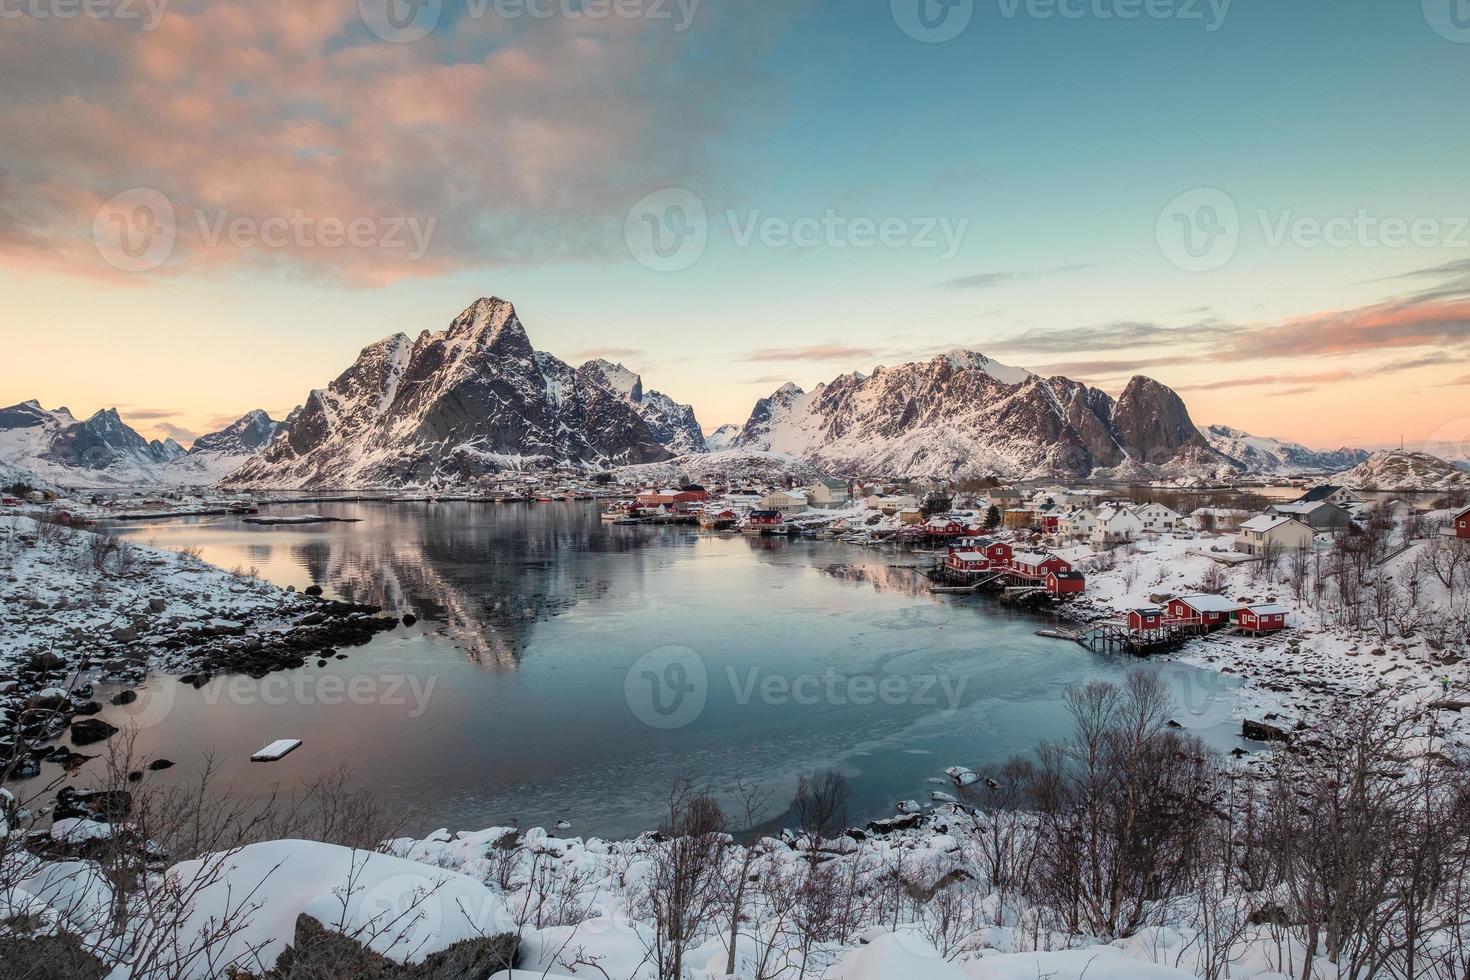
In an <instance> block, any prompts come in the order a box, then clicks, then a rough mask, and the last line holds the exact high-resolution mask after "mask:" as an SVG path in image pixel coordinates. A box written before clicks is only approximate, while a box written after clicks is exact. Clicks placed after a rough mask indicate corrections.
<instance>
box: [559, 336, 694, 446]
mask: <svg viewBox="0 0 1470 980" xmlns="http://www.w3.org/2000/svg"><path fill="white" fill-rule="evenodd" d="M582 372H587V373H589V374H594V375H595V374H601V375H602V378H603V380H604V381H606V382H607V384H608V385H609V386H610V387H611V388H612V389H613V390H614V391H616V392H618V393H620V394H622V395H623V397H624V398H625V399H627V401H628V404H629V405H632V406H633V410H634V411H635V412H637V413H638V414H639V415H640V416H642V417H643V421H644V422H646V423H647V424H648V430H649V431H650V432H652V433H653V437H654V438H655V439H657V440H658V441H659V444H660V445H662V446H663V447H664V448H665V449H667V450H668V451H669V452H671V453H673V454H675V455H676V456H678V455H684V454H685V453H701V452H704V451H705V448H706V447H705V442H704V430H703V429H701V428H700V427H699V420H698V419H696V418H695V417H694V409H693V408H690V407H689V406H688V405H680V404H679V403H678V402H676V401H674V400H673V399H672V398H670V397H669V396H668V395H665V394H664V393H663V392H661V391H651V390H650V391H645V390H644V388H643V378H641V377H640V376H638V375H637V374H634V373H633V372H632V371H630V370H628V369H627V368H625V367H623V365H621V364H613V363H611V362H609V361H603V360H597V361H588V362H587V363H586V364H583V365H582V367H581V368H580V369H579V372H578V373H582Z"/></svg>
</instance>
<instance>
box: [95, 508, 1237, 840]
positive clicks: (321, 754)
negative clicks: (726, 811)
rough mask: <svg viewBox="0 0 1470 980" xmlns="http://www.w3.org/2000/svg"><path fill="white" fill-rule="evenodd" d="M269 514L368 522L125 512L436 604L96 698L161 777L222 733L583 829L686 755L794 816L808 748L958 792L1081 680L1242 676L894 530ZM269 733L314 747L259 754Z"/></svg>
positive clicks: (229, 746) (921, 786) (579, 518)
mask: <svg viewBox="0 0 1470 980" xmlns="http://www.w3.org/2000/svg"><path fill="white" fill-rule="evenodd" d="M269 513H270V514H271V515H272V516H282V515H290V514H306V513H323V514H327V515H330V516H336V517H349V518H360V519H361V520H360V522H359V523H334V524H317V525H301V526H273V527H261V526H251V525H246V524H244V523H242V522H240V521H239V520H238V519H235V518H218V519H216V518H208V519H197V520H188V521H169V522H159V523H156V524H147V525H124V526H119V527H115V528H111V529H110V531H111V533H115V534H119V535H125V536H127V537H129V538H131V539H133V540H136V541H139V542H151V543H154V544H156V545H158V546H161V547H166V548H182V547H186V546H189V547H198V548H199V549H201V553H202V556H203V557H204V558H205V559H206V560H208V561H211V562H214V563H215V564H218V565H220V566H222V567H224V568H227V569H233V568H239V569H241V570H242V572H248V571H250V570H253V571H254V573H255V574H258V575H260V576H262V577H264V578H266V579H268V580H270V581H272V582H275V583H277V584H279V585H282V586H287V585H294V586H295V587H297V588H298V589H301V588H304V587H306V586H307V585H310V584H313V583H315V584H319V585H321V586H322V587H323V589H324V590H325V591H326V594H327V595H329V596H340V597H344V598H352V599H357V600H360V601H365V602H371V603H375V604H380V605H382V606H384V607H385V608H386V609H387V610H389V611H391V612H394V613H396V614H400V615H401V614H403V613H413V614H414V615H415V616H416V617H418V622H417V623H416V624H415V625H413V626H412V627H399V628H398V629H396V630H394V631H393V632H390V633H386V634H382V635H380V636H379V637H378V638H377V639H376V640H375V641H374V642H373V643H372V644H371V645H369V646H366V647H360V648H355V649H348V650H345V651H343V652H345V653H346V654H347V657H346V659H340V660H339V659H329V660H327V661H326V665H325V666H318V664H317V661H316V660H315V659H313V660H311V661H310V662H309V663H308V665H307V666H306V667H304V668H302V669H300V670H295V671H286V672H281V673H277V674H273V675H271V676H270V677H268V678H265V679H263V680H261V681H254V680H251V679H249V678H243V677H236V678H217V679H215V680H214V681H212V682H211V683H210V684H208V685H206V686H205V687H204V688H202V689H201V690H197V691H196V690H194V689H193V688H191V687H189V686H187V685H184V684H181V683H179V681H178V680H177V679H176V678H172V677H167V676H160V677H154V678H152V679H150V681H149V682H148V683H147V684H146V685H145V687H144V688H142V689H141V690H140V693H141V694H142V695H143V696H142V697H141V698H140V699H139V701H138V702H136V703H135V704H133V705H129V706H127V707H126V708H115V707H109V708H108V709H107V712H106V713H105V714H104V717H106V718H108V719H109V720H112V721H113V723H114V724H119V725H126V724H130V723H131V724H134V725H136V726H137V731H138V734H137V748H138V750H139V751H141V752H144V753H146V754H148V755H150V756H156V757H166V758H168V759H171V760H173V761H174V762H175V763H177V766H176V767H175V768H174V769H172V770H169V771H168V772H167V773H164V774H162V775H163V777H164V778H180V777H182V776H187V775H189V774H190V773H191V772H193V771H196V770H197V769H198V768H199V766H200V765H201V764H202V763H203V761H204V760H205V759H206V757H212V759H213V760H214V763H215V765H216V766H217V767H218V768H219V769H220V771H221V774H222V778H223V780H224V782H225V783H226V784H227V785H228V787H229V789H230V791H231V792H233V793H236V794H243V795H247V796H255V797H263V796H265V795H266V794H268V793H269V792H271V789H272V787H273V786H275V785H277V784H279V785H280V786H281V787H282V788H284V789H287V790H289V789H290V788H292V787H293V786H294V785H297V784H300V783H303V782H306V781H309V780H310V779H312V778H313V777H315V776H316V775H318V774H321V773H323V772H326V771H329V770H332V769H335V768H337V767H340V766H348V767H350V769H351V771H352V774H353V777H354V781H355V782H356V783H357V784H358V785H361V786H364V787H367V788H370V789H371V790H372V791H373V792H375V793H377V794H380V795H382V796H384V797H386V798H389V799H391V800H392V801H394V802H395V803H399V804H404V805H406V806H408V807H410V808H412V810H413V813H414V815H413V818H412V820H411V821H410V825H409V826H408V827H407V828H406V829H407V830H408V831H410V832H415V833H424V832H428V831H431V830H433V829H435V828H436V827H449V828H451V829H477V828H481V827H487V826H493V825H499V824H509V823H512V822H518V823H519V824H520V825H521V826H537V825H539V826H547V827H551V826H552V825H554V824H555V823H556V822H557V821H559V820H563V819H565V820H567V821H569V822H570V823H571V825H572V828H573V829H572V831H571V832H572V833H578V834H597V835H601V836H623V835H630V834H636V833H638V832H640V831H643V830H647V829H652V828H654V827H656V826H657V824H658V820H659V816H660V813H661V809H662V802H663V800H664V799H665V795H666V792H667V789H668V787H669V784H670V781H671V780H672V779H674V778H675V777H676V776H680V775H688V776H690V777H692V778H693V779H695V780H696V781H697V782H699V783H702V784H708V785H710V786H711V787H713V788H714V789H715V790H716V791H717V792H719V793H721V794H722V795H724V796H726V798H729V796H730V794H732V793H733V790H734V787H735V785H736V783H737V781H739V780H744V781H746V782H756V783H760V784H762V785H763V786H765V787H766V788H768V789H769V790H770V791H771V793H772V794H773V800H774V801H776V802H775V803H774V804H773V805H772V807H771V808H770V810H769V811H768V814H767V815H768V816H770V817H778V816H779V815H780V813H781V810H782V809H783V807H784V801H786V800H789V798H790V795H791V791H792V789H793V787H794V784H795V779H796V774H797V773H798V772H801V771H805V770H813V769H819V768H826V767H840V768H842V769H843V770H844V771H846V772H847V773H848V775H849V777H850V778H851V780H852V784H853V801H852V808H851V809H852V813H851V817H852V818H853V820H854V821H858V820H866V819H871V818H875V817H881V816H889V815H892V814H893V812H894V805H895V803H896V801H898V800H902V799H918V800H921V801H927V800H928V798H929V793H930V792H931V791H932V790H936V789H937V790H941V791H944V790H950V789H952V787H951V786H949V785H947V781H944V782H938V780H943V770H944V768H945V767H946V766H949V765H956V764H958V765H965V766H970V767H973V768H979V767H981V766H984V765H987V764H991V763H998V762H1000V761H1003V760H1004V759H1005V758H1006V757H1008V756H1010V755H1012V754H1015V753H1018V752H1027V751H1030V750H1032V749H1034V748H1035V746H1036V745H1037V744H1038V743H1039V742H1040V741H1042V740H1045V739H1049V738H1059V737H1062V736H1064V735H1065V734H1066V732H1067V731H1068V727H1069V725H1068V719H1067V715H1066V711H1065V708H1064V706H1063V704H1062V696H1063V693H1064V692H1065V690H1066V689H1067V688H1068V687H1071V686H1073V685H1077V684H1080V683H1083V682H1085V681H1087V680H1090V679H1096V678H1107V679H1115V680H1117V679H1121V678H1122V677H1123V675H1124V673H1125V671H1126V670H1128V669H1140V668H1141V669H1153V670H1160V671H1162V672H1163V673H1164V675H1165V676H1166V677H1167V678H1168V679H1169V680H1170V681H1171V683H1172V684H1173V685H1174V687H1175V690H1176V697H1177V698H1178V700H1179V701H1180V706H1179V711H1178V713H1177V715H1176V717H1177V718H1178V720H1179V721H1180V722H1181V723H1182V724H1184V725H1185V726H1186V727H1188V728H1191V729H1194V730H1196V731H1197V732H1198V733H1199V734H1201V735H1202V736H1204V737H1205V738H1206V739H1207V740H1209V741H1211V742H1212V743H1214V744H1216V745H1219V746H1221V747H1228V746H1229V745H1232V744H1234V742H1233V740H1232V737H1231V735H1230V732H1231V730H1232V725H1231V722H1230V709H1231V706H1232V704H1233V694H1232V684H1231V683H1229V682H1228V681H1227V680H1226V679H1225V678H1222V677H1220V676H1219V675H1215V674H1212V673H1209V672H1204V671H1199V670H1196V669H1193V668H1185V667H1182V666H1180V665H1177V664H1169V663H1157V662H1155V663H1144V662H1140V661H1135V660H1130V659H1128V658H1125V657H1121V656H1105V655H1099V654H1094V653H1090V652H1088V651H1086V650H1084V649H1083V648H1081V647H1079V646H1077V645H1075V644H1072V643H1068V642H1064V641H1059V640H1056V639H1046V638H1041V637H1038V636H1037V635H1036V630H1037V629H1038V628H1041V627H1044V626H1045V625H1047V623H1046V622H1045V621H1044V620H1042V619H1039V618H1038V617H1036V616H1034V615H1028V614H1020V613H1015V612H1012V611H1009V610H1007V609H1005V608H1004V607H1002V606H1000V605H999V604H998V603H996V602H994V601H993V600H988V599H983V598H979V597H972V596H963V597H955V596H934V595H931V594H930V593H929V592H928V587H927V583H926V582H925V581H924V580H923V579H922V578H921V577H919V576H918V575H916V574H915V573H914V572H913V571H912V570H910V569H907V568H902V567H895V566H897V565H901V564H903V563H905V562H912V561H913V560H914V556H912V555H909V554H905V553H902V552H898V551H894V550H875V549H863V548H858V547H853V546H847V545H842V544H840V543H833V542H828V541H806V540H793V541H787V540H784V539H774V538H752V537H744V536H740V535H731V534H724V535H716V534H710V533H705V532H700V531H698V530H697V529H694V528H683V527H679V528H674V527H663V528H653V527H620V526H613V525H610V524H605V523H603V522H601V521H600V520H599V517H598V511H597V508H596V506H595V505H593V504H590V503H552V504H536V505H531V504H484V503H432V504H426V503H398V504H394V503H340V504H310V505H305V504H303V505H299V506H288V507H272V508H271V509H270V512H269ZM102 700H103V701H104V703H105V702H106V700H107V699H106V698H103V699H102ZM277 738H300V739H302V740H303V745H302V747H301V748H300V749H298V750H297V751H295V752H294V753H292V754H291V755H289V756H287V757H286V758H285V759H284V760H282V761H280V762H276V763H272V764H268V765H262V764H251V763H250V762H249V761H248V759H249V756H250V754H251V753H252V752H254V751H255V750H257V749H259V748H260V747H261V746H263V745H265V744H267V743H268V742H271V741H273V740H275V739H277ZM95 764H97V763H94V765H95ZM83 775H85V769H84V770H83Z"/></svg>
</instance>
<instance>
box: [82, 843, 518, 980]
mask: <svg viewBox="0 0 1470 980" xmlns="http://www.w3.org/2000/svg"><path fill="white" fill-rule="evenodd" d="M168 879H169V881H170V883H171V887H173V888H176V889H178V892H179V893H180V894H184V895H188V896H189V897H190V898H191V901H190V903H189V908H188V911H187V913H186V914H184V915H182V916H180V917H178V918H177V920H176V921H165V922H162V923H159V924H157V925H155V926H154V927H153V928H152V930H151V931H149V932H148V933H146V934H145V936H144V938H143V948H144V951H145V952H147V951H149V950H153V949H159V948H162V949H173V950H180V951H188V950H191V949H195V948H198V947H199V946H200V945H201V937H208V936H215V937H218V938H217V940H216V941H215V942H213V943H211V944H210V946H211V950H210V956H209V957H208V958H207V959H206V958H204V957H198V956H196V957H193V958H190V959H186V960H185V961H184V966H183V972H182V973H176V972H171V971H173V970H175V968H176V967H177V964H176V963H175V962H174V958H173V957H171V956H165V957H163V958H162V962H164V963H166V964H167V967H168V970H169V971H170V972H167V973H159V974H157V976H159V977H162V976H165V975H166V976H169V977H175V976H179V977H183V978H186V980H190V978H199V980H205V978H208V977H215V976H222V975H223V974H224V972H225V968H226V967H227V966H231V965H235V966H240V967H246V968H249V969H250V970H251V971H252V972H254V973H256V974H257V975H258V974H259V973H261V972H264V971H265V970H268V969H270V967H271V966H272V965H274V964H275V962H276V959H277V958H278V957H279V956H280V954H281V951H282V950H284V949H285V948H286V946H287V945H289V944H290V942H291V940H292V937H293V936H294V935H295V928H296V918H297V916H300V915H303V914H305V915H309V916H311V917H312V918H314V919H316V920H317V921H318V922H320V923H321V924H322V925H323V926H324V927H326V928H327V929H329V930H332V931H335V932H338V933H341V934H342V935H344V936H346V937H348V938H350V939H353V940H354V941H356V942H358V943H359V944H361V945H363V946H365V947H367V948H368V949H370V950H372V951H373V952H375V953H378V954H379V955H381V956H384V957H386V958H388V959H390V960H393V961H394V962H396V963H406V964H414V963H422V962H423V961H424V960H425V959H426V958H428V957H429V956H431V955H433V954H434V953H438V952H441V951H443V950H445V949H448V948H449V947H450V946H453V945H455V944H456V943H460V942H464V941H465V940H470V939H479V938H484V937H487V936H495V935H499V934H501V933H506V932H515V931H516V926H515V921H514V919H513V917H512V916H511V915H510V913H509V911H508V910H507V909H506V907H505V903H504V901H503V900H502V899H501V898H500V897H499V896H497V895H495V894H494V893H493V892H491V891H490V890H489V889H488V888H486V887H485V885H483V884H482V883H480V882H479V881H477V880H476V879H474V878H471V877H469V876H468V875H464V874H461V873H459V872H455V871H445V870H442V869H440V868H435V867H431V866H429V865H426V864H420V863H418V862H417V861H410V860H407V859H405V858H401V857H394V856H392V855H388V854H378V853H374V852H371V851H361V850H354V849H351V848H346V847H339V846H337V845H335V844H322V843H317V842H313V841H299V840H282V841H266V842H263V843H259V844H251V845H249V846H247V847H243V848H240V849H239V850H238V851H235V852H233V853H230V854H226V855H210V856H207V857H205V858H202V859H200V860H197V861H185V862H182V863H180V864H176V865H174V866H173V867H172V868H170V869H169V871H168ZM227 918H233V919H237V920H238V921H240V922H241V923H242V924H241V925H240V927H239V928H238V929H236V930H235V931H233V932H232V933H230V934H228V935H222V934H221V932H220V928H219V923H220V922H222V921H224V920H225V919H227ZM154 975H155V974H154V973H152V972H150V971H148V970H143V971H141V972H139V971H136V970H134V969H133V968H131V967H130V966H128V965H123V966H119V967H118V968H117V969H116V970H114V971H113V973H112V975H111V976H112V980H123V978H124V977H126V978H128V980H153V977H154Z"/></svg>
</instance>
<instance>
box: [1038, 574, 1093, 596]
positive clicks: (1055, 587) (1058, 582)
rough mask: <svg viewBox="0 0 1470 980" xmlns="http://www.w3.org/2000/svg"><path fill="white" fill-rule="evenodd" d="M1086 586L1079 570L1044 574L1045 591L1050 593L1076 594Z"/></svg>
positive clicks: (1085, 580) (1084, 578)
mask: <svg viewBox="0 0 1470 980" xmlns="http://www.w3.org/2000/svg"><path fill="white" fill-rule="evenodd" d="M1086 588H1087V578H1086V576H1084V575H1083V574H1082V573H1081V572H1051V573H1049V574H1048V575H1047V576H1046V591H1048V592H1050V593H1051V594H1052V595H1057V596H1061V595H1077V594H1078V593H1080V592H1082V591H1083V590H1085V589H1086Z"/></svg>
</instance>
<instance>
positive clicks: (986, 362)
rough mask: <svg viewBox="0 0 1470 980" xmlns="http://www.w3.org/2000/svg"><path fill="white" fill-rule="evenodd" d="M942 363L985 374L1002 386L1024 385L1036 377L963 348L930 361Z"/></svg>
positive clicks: (939, 355) (946, 352)
mask: <svg viewBox="0 0 1470 980" xmlns="http://www.w3.org/2000/svg"><path fill="white" fill-rule="evenodd" d="M941 361H942V362H944V363H945V364H947V365H948V366H949V367H951V368H953V369H954V370H956V371H981V372H984V373H985V374H988V375H990V376H991V377H992V378H994V379H995V380H997V381H999V382H1001V383H1002V384H1008V385H1016V384H1022V383H1023V382H1025V381H1027V380H1029V379H1031V378H1033V377H1035V375H1033V374H1032V373H1031V372H1030V371H1027V370H1025V369H1024V368H1018V367H1011V366H1010V365H1009V364H1002V363H1001V362H1000V361H997V360H995V359H994V358H991V357H987V356H986V355H984V354H982V353H980V352H979V351H973V350H965V349H963V348H955V349H954V350H950V351H945V352H944V353H942V354H936V355H935V356H934V357H933V358H932V359H931V360H930V363H931V364H937V363H939V362H941Z"/></svg>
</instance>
